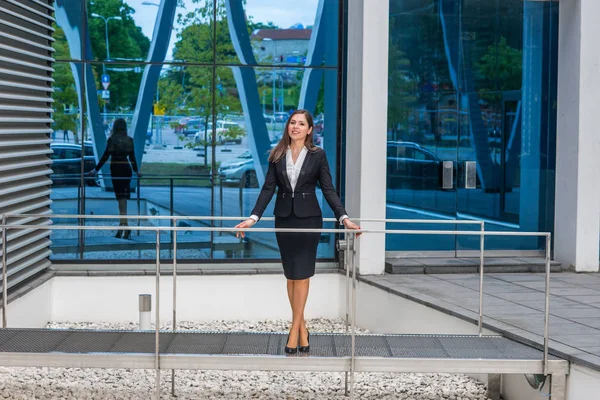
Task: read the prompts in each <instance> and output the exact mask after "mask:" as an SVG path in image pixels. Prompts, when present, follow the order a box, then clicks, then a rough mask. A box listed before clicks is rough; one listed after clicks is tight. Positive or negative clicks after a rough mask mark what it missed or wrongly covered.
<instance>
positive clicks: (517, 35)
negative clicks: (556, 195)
mask: <svg viewBox="0 0 600 400" xmlns="http://www.w3.org/2000/svg"><path fill="white" fill-rule="evenodd" d="M464 2H465V5H466V4H468V3H470V7H473V11H469V14H470V13H474V14H475V13H476V14H479V13H484V14H485V10H484V9H483V8H481V7H483V6H477V5H475V4H474V3H473V2H472V1H467V0H464ZM557 8H558V7H557V5H555V4H553V3H552V2H548V1H540V2H529V1H522V0H510V1H505V2H498V6H497V11H496V14H497V16H496V20H497V23H496V24H495V25H494V27H495V28H494V29H495V31H496V32H497V33H496V38H497V39H496V44H495V50H492V49H491V48H490V49H489V50H488V52H487V54H486V53H485V52H482V51H480V55H479V61H478V71H479V73H478V74H475V75H474V76H475V77H474V79H473V81H474V82H475V84H471V85H469V84H467V87H477V86H479V90H478V91H477V94H474V93H467V94H465V95H463V96H462V97H461V107H462V108H463V110H464V112H465V113H468V116H469V118H468V122H467V124H466V125H461V143H462V142H463V138H466V137H468V136H471V142H472V143H471V144H470V148H467V147H461V148H460V149H459V161H460V162H464V161H476V162H477V166H478V169H477V171H478V177H477V189H474V190H468V189H462V187H461V189H459V193H458V200H457V204H458V209H459V211H460V212H461V214H459V217H467V218H486V219H487V220H488V223H487V225H486V226H487V229H489V230H507V229H508V230H520V231H543V230H546V231H551V230H552V229H553V212H551V211H550V210H551V209H552V208H553V198H552V197H553V190H554V189H553V187H554V183H553V181H554V172H553V171H554V157H555V154H554V150H553V149H554V148H555V145H554V143H555V135H556V130H555V126H556V109H555V102H556V56H555V54H556V47H557V36H556V29H557V23H558V19H557ZM477 18H479V17H477ZM477 18H475V17H474V18H473V20H472V21H471V22H469V24H475V23H476V22H475V20H476V19H477ZM478 47H479V48H481V46H478ZM492 53H494V54H495V59H494V58H493V57H492V56H491V54H492ZM473 62H475V63H477V59H473ZM466 76H467V78H468V74H466ZM477 76H478V77H479V78H477ZM467 80H468V79H467ZM492 80H495V81H496V82H497V83H496V89H495V90H488V89H487V88H488V87H492V85H491V82H492ZM548 149H552V150H551V152H550V153H548ZM542 245H543V243H542V241H541V240H539V239H533V238H518V237H514V238H510V237H508V238H507V237H505V238H500V237H491V238H488V239H487V240H486V247H487V248H490V249H507V250H515V249H518V250H535V249H540V248H541V247H542ZM478 246H479V244H478V239H477V238H465V237H462V238H459V243H458V248H459V249H464V250H473V249H477V248H478Z"/></svg>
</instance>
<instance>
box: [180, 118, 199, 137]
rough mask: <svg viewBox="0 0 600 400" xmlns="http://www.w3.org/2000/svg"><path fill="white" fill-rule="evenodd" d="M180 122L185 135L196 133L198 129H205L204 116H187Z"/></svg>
mask: <svg viewBox="0 0 600 400" xmlns="http://www.w3.org/2000/svg"><path fill="white" fill-rule="evenodd" d="M179 124H180V125H181V126H182V128H181V133H182V134H183V136H185V137H188V136H189V135H195V134H196V132H198V131H204V118H200V119H198V118H186V119H184V120H182V121H180V122H179Z"/></svg>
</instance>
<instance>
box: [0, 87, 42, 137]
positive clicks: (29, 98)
mask: <svg viewBox="0 0 600 400" xmlns="http://www.w3.org/2000/svg"><path fill="white" fill-rule="evenodd" d="M0 99H6V100H19V101H35V102H38V103H53V102H54V99H51V98H48V97H37V96H23V95H20V94H12V93H0ZM43 133H51V130H50V131H47V132H43Z"/></svg>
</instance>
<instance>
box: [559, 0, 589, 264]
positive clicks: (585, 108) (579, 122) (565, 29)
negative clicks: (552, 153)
mask: <svg viewBox="0 0 600 400" xmlns="http://www.w3.org/2000/svg"><path fill="white" fill-rule="evenodd" d="M559 5H560V9H559V12H560V17H559V24H558V29H559V42H558V121H557V143H556V211H555V238H554V251H555V253H554V258H555V259H557V260H558V261H561V262H562V263H563V264H565V265H567V266H571V267H573V268H574V269H575V270H576V271H578V272H583V271H598V256H599V251H598V240H599V236H600V200H599V199H600V182H599V181H600V156H599V154H600V134H599V132H598V126H599V123H598V118H599V116H600V95H599V93H600V69H599V67H598V66H599V65H600V52H599V51H598V38H599V37H600V24H598V15H600V2H599V1H598V0H561V1H560V2H559Z"/></svg>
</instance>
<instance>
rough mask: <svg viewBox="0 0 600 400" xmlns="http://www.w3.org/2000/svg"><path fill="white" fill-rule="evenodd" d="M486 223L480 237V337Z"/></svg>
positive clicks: (480, 332) (481, 330)
mask: <svg viewBox="0 0 600 400" xmlns="http://www.w3.org/2000/svg"><path fill="white" fill-rule="evenodd" d="M484 233H485V223H484V222H483V221H481V234H480V236H479V336H480V337H481V336H482V335H483V264H484V253H483V251H484V248H485V234H484Z"/></svg>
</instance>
